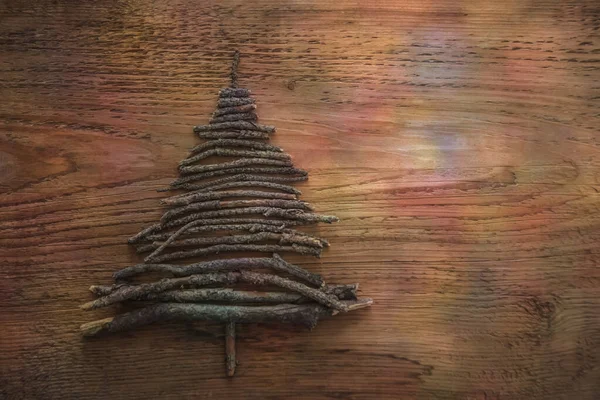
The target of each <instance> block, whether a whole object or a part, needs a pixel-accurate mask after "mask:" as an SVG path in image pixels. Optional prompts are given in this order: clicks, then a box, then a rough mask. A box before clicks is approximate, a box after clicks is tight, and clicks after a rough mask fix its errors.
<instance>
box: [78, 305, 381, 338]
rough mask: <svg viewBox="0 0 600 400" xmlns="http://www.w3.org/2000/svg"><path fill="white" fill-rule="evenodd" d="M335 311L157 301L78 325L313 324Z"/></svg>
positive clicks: (103, 328)
mask: <svg viewBox="0 0 600 400" xmlns="http://www.w3.org/2000/svg"><path fill="white" fill-rule="evenodd" d="M345 304H346V307H347V308H348V309H349V310H356V309H359V308H363V307H368V306H370V305H371V304H372V301H371V299H362V300H359V301H346V302H345ZM335 314H337V312H336V311H335V310H332V309H330V308H327V307H324V306H322V305H319V304H278V305H275V306H229V305H215V304H180V303H159V304H154V305H151V306H148V307H145V308H142V309H139V310H135V311H132V312H129V313H125V314H120V315H117V316H115V317H113V318H105V319H102V320H98V321H93V322H89V323H87V324H83V325H81V331H82V333H83V335H84V336H95V335H98V334H102V333H116V332H122V331H127V330H131V329H135V328H138V327H141V326H144V325H149V324H152V323H155V322H161V321H173V320H177V321H217V322H230V321H233V322H236V323H289V324H296V325H302V326H305V327H307V328H310V329H312V328H314V327H315V326H316V324H317V322H318V320H319V318H322V317H325V316H331V315H335Z"/></svg>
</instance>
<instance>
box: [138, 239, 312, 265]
mask: <svg viewBox="0 0 600 400" xmlns="http://www.w3.org/2000/svg"><path fill="white" fill-rule="evenodd" d="M165 243H166V242H165ZM239 252H257V253H275V252H278V253H298V254H303V255H307V256H313V257H317V258H319V257H320V256H321V249H318V248H314V247H308V246H301V245H297V244H293V245H291V246H282V245H278V244H217V245H214V246H210V247H203V248H200V249H194V250H181V251H174V252H172V253H167V254H162V255H159V256H153V257H150V256H148V257H146V258H145V259H144V261H145V262H154V263H162V262H165V261H171V260H180V259H182V258H191V257H202V256H208V255H212V254H222V253H239Z"/></svg>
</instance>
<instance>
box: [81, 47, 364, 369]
mask: <svg viewBox="0 0 600 400" xmlns="http://www.w3.org/2000/svg"><path fill="white" fill-rule="evenodd" d="M238 64H239V53H238V52H237V51H236V52H235V54H234V58H233V65H232V69H231V87H229V88H225V89H222V90H221V91H220V92H219V101H218V105H217V110H216V111H215V112H214V113H213V117H212V119H211V120H210V123H209V124H208V125H203V126H196V127H194V132H196V133H197V134H198V135H199V136H200V138H202V139H206V140H205V141H204V143H202V144H200V145H198V146H196V147H195V148H194V149H192V151H191V154H190V155H189V156H188V158H186V159H185V160H183V161H182V162H181V163H180V164H179V174H180V177H179V178H178V179H177V180H175V181H174V182H172V183H171V186H170V188H169V190H185V191H186V192H185V193H183V194H179V195H175V196H172V197H169V198H167V199H164V200H162V203H163V204H165V205H167V206H170V207H171V208H170V209H169V211H167V212H165V213H164V215H163V216H162V218H161V220H160V222H159V223H157V224H154V225H152V226H150V227H148V228H146V229H144V230H142V231H141V232H140V233H138V234H137V235H135V236H134V237H132V238H131V239H129V243H131V244H133V245H135V246H136V248H137V251H138V252H139V253H144V252H149V253H150V254H149V255H148V256H147V257H146V258H145V259H144V263H143V264H138V265H134V266H131V267H127V268H124V269H122V270H120V271H117V272H115V273H114V274H113V277H114V279H115V281H116V283H115V284H114V285H111V286H92V287H91V288H90V290H91V291H92V292H93V293H94V294H95V295H97V296H99V297H98V298H97V299H96V300H94V301H91V302H88V303H86V304H84V305H82V308H83V309H84V310H93V309H96V308H100V307H106V306H109V305H112V304H117V303H123V302H132V301H135V302H138V303H136V304H139V305H140V307H138V308H135V309H134V311H130V312H126V313H123V314H119V315H117V316H115V317H112V318H106V319H102V320H98V321H94V322H90V323H86V324H84V325H82V326H81V330H82V332H83V334H84V335H85V336H95V335H98V334H102V333H109V332H120V331H125V330H129V329H134V328H137V327H140V326H144V325H147V324H151V323H155V322H161V321H217V322H223V323H224V324H225V338H226V340H225V343H226V345H225V348H226V364H227V374H228V375H229V376H232V375H233V374H234V372H235V367H236V363H237V362H236V357H235V325H236V324H238V323H289V324H296V325H301V326H306V327H308V328H311V329H312V328H314V327H315V325H316V324H317V321H318V320H319V319H320V318H322V317H326V316H331V315H335V314H337V313H339V312H346V311H351V310H355V309H359V308H363V307H366V306H369V305H371V303H372V300H371V299H368V298H363V299H358V298H357V296H356V291H357V289H358V284H341V285H331V284H325V282H324V281H323V279H322V278H321V276H319V275H317V274H314V273H311V272H309V271H307V270H305V269H302V268H300V267H298V266H296V265H293V264H290V263H289V262H287V261H285V260H284V259H283V258H282V257H281V256H280V255H279V254H280V253H299V254H304V255H310V256H314V257H319V256H320V254H321V251H322V249H323V248H324V247H327V246H329V243H328V242H327V241H326V240H324V239H321V238H318V237H315V236H312V235H309V234H307V233H304V232H301V231H299V230H297V229H294V227H297V226H300V225H309V224H314V223H318V222H326V223H332V222H336V221H338V218H336V217H334V216H328V215H319V214H315V213H313V209H312V207H311V206H310V205H309V204H308V203H306V202H304V201H300V200H298V196H299V195H300V191H299V190H297V189H296V188H294V187H292V186H290V185H289V183H291V182H297V181H304V180H306V179H308V173H307V172H306V171H303V170H301V169H298V168H295V167H294V165H293V163H292V161H291V159H290V156H289V155H288V154H286V153H285V152H283V150H282V149H280V148H279V147H276V146H272V145H270V144H267V143H264V141H261V140H264V139H269V135H270V134H272V133H273V132H275V127H272V126H266V125H261V124H258V123H257V122H256V121H257V119H258V117H257V115H256V113H255V109H256V105H255V100H254V99H253V98H252V97H250V91H249V90H248V89H242V88H239V87H238V74H237V69H238ZM215 156H216V157H226V158H227V159H231V161H223V162H217V163H213V164H207V163H206V160H207V159H210V158H211V157H215ZM246 252H249V253H250V254H260V253H267V254H270V257H264V256H263V257H259V256H254V257H243V258H239V257H238V258H230V257H231V253H233V254H234V255H235V254H236V253H238V255H239V253H246ZM215 255H228V258H220V259H216V260H214V259H213V260H210V261H202V262H195V263H193V264H176V263H173V262H174V261H177V260H183V259H189V258H198V257H204V256H212V258H214V256H215ZM150 272H152V273H159V274H166V275H169V276H170V277H168V278H163V279H161V280H159V281H156V282H152V283H139V284H135V283H132V282H131V281H132V280H133V279H134V278H135V277H139V276H141V275H143V274H145V273H150ZM272 272H276V273H280V274H283V275H284V276H279V275H276V274H274V273H272ZM236 284H237V285H239V284H241V285H243V286H245V287H248V286H258V287H260V288H262V289H263V290H269V291H261V292H258V291H250V290H238V289H235V285H236ZM273 288H276V290H275V289H273ZM282 289H284V290H282Z"/></svg>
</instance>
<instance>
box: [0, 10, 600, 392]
mask: <svg viewBox="0 0 600 400" xmlns="http://www.w3.org/2000/svg"><path fill="white" fill-rule="evenodd" d="M31 3H33V4H31ZM599 27H600V7H599V6H598V3H597V2H595V1H593V0H590V1H545V2H536V3H530V2H519V1H516V2H499V1H470V0H463V1H440V2H429V1H416V0H414V1H397V2H394V1H380V2H379V1H372V2H358V1H352V2H339V1H311V2H309V1H303V2H284V1H261V0H258V1H245V2H232V1H210V2H209V1H204V2H201V1H197V2H193V1H188V0H175V1H167V0H160V1H156V2H142V1H133V0H132V1H117V0H107V1H98V2H76V1H67V0H56V1H39V2H30V1H25V0H23V1H8V0H4V1H0V92H1V94H2V99H1V102H0V170H1V176H0V191H1V194H0V205H1V206H2V208H1V210H0V259H1V261H0V271H1V279H0V304H1V314H0V325H1V327H0V362H1V369H0V397H2V398H3V399H69V398H73V399H83V398H98V399H101V398H102V399H108V398H111V399H121V398H123V399H138V398H139V399H148V398H149V399H156V398H173V399H182V398H214V399H234V398H252V399H288V398H293V399H296V398H303V399H321V398H323V399H331V398H339V399H412V398H420V399H488V400H489V399H503V400H504V399H594V398H595V399H597V398H598V396H599V395H600V394H599V393H600V311H599V310H600V251H599V250H598V241H599V239H600V231H599V228H600V195H599V194H598V192H599V190H600V147H599V145H600V134H599V130H598V127H599V126H600V123H599V122H600V113H599V99H600V73H599V71H598V66H599V65H600V64H598V63H599V62H600V37H599V32H600V31H599ZM236 47H238V48H239V49H240V50H241V51H242V53H243V59H242V64H241V67H240V80H241V82H242V83H243V85H245V86H247V87H250V88H251V89H253V91H254V92H255V94H256V97H257V99H258V103H259V113H260V116H261V119H262V121H264V122H265V123H268V124H274V125H276V126H277V127H278V133H277V134H276V136H275V137H274V138H273V141H272V142H273V143H274V144H277V145H280V146H282V147H284V148H285V149H286V150H287V151H288V152H289V153H291V154H292V156H293V158H294V161H295V163H296V164H297V165H298V166H300V167H303V168H306V169H308V170H309V171H310V173H311V176H310V180H309V182H307V183H304V184H302V185H300V187H301V189H302V190H303V192H304V196H303V199H305V200H308V201H310V202H311V203H312V204H314V205H315V206H316V209H317V211H319V212H322V213H335V214H337V215H338V216H339V217H341V222H340V223H338V224H335V225H331V226H320V227H314V228H312V229H309V231H311V232H317V231H318V232H319V233H320V234H321V235H322V236H324V237H326V238H328V239H330V241H331V243H332V247H331V248H330V249H329V250H328V251H326V252H325V254H324V256H323V257H322V258H321V259H320V260H318V261H314V260H312V259H307V258H303V257H297V258H295V259H294V260H295V261H297V262H298V263H299V264H301V265H302V266H304V267H306V268H308V269H310V270H312V271H314V272H318V273H320V274H322V275H323V276H324V277H325V278H326V279H327V280H329V281H333V282H347V283H350V282H360V284H361V288H362V293H363V294H364V295H368V296H370V297H373V298H374V300H375V302H376V303H375V305H374V306H373V307H372V308H371V309H366V310H361V311H358V312H356V313H352V314H347V315H343V316H339V317H336V318H335V320H333V319H331V320H327V321H323V322H322V323H321V324H320V325H319V326H318V327H317V328H316V329H315V330H314V331H312V332H305V331H300V332H298V331H294V330H290V329H280V328H278V327H271V326H267V327H265V326H259V325H251V326H243V327H241V328H240V331H239V341H238V354H239V358H240V361H241V364H240V365H239V367H238V371H237V376H236V377H235V378H233V379H228V378H226V377H225V373H224V366H223V358H224V355H223V337H222V335H223V333H222V326H217V325H209V324H193V325H190V324H188V325H186V324H179V325H175V324H173V325H161V326H153V327H147V328H145V329H141V330H139V331H136V332H133V333H130V334H120V335H114V336H111V337H106V338H102V339H98V340H82V339H81V337H80V334H79V325H80V324H81V323H84V322H88V321H91V320H93V319H97V318H101V317H105V316H109V315H113V314H114V312H115V310H114V309H106V310H104V309H103V310H98V311H94V312H91V313H89V312H88V313H85V312H83V311H81V310H79V309H78V305H79V304H81V303H83V302H85V301H88V300H90V299H91V294H90V293H89V292H88V289H87V288H88V287H89V285H90V284H95V283H110V281H111V280H110V276H111V273H112V272H113V271H114V270H115V269H117V268H119V267H123V266H127V265H130V264H133V263H136V262H138V261H139V257H138V256H137V255H136V254H134V252H133V251H132V250H131V249H130V248H129V246H128V245H127V244H126V239H127V238H128V237H129V236H130V235H132V234H133V233H135V232H137V231H138V230H139V229H140V228H142V227H144V226H147V225H148V224H150V223H152V222H155V221H156V220H157V219H158V217H159V216H160V215H161V214H162V208H161V206H160V204H159V199H160V198H162V197H164V193H157V192H156V189H158V188H161V187H164V186H165V185H166V184H167V183H168V182H169V181H170V180H171V179H172V178H173V177H174V176H175V175H176V168H175V167H176V163H177V162H178V161H179V160H180V159H182V158H183V157H184V156H185V155H186V154H187V150H188V149H189V148H190V147H191V146H193V145H194V144H196V143H198V139H197V138H196V137H194V135H193V134H192V131H191V127H192V126H193V125H195V124H199V123H205V122H206V121H207V119H208V117H209V114H210V112H211V111H212V110H213V108H214V106H215V102H216V96H217V90H218V88H220V87H222V86H224V85H226V84H227V70H228V68H229V61H230V55H231V51H232V49H234V48H236Z"/></svg>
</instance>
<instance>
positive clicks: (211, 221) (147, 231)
mask: <svg viewBox="0 0 600 400" xmlns="http://www.w3.org/2000/svg"><path fill="white" fill-rule="evenodd" d="M188 222H189V221H188ZM203 222H204V223H203V224H202V225H203V226H205V225H206V226H208V225H227V224H263V225H273V226H279V227H282V228H285V227H288V226H297V225H308V224H311V223H313V221H302V220H277V219H259V218H207V219H203ZM185 224H186V222H184V223H183V224H180V225H185ZM176 226H179V225H177V224H171V223H169V224H166V225H161V224H154V225H150V226H148V227H146V228H144V229H143V230H141V231H140V232H139V233H137V234H136V235H134V236H132V237H131V238H129V240H128V241H127V242H128V243H130V244H134V243H138V242H140V241H142V240H145V238H147V237H148V236H149V235H152V234H154V233H157V232H160V231H163V230H165V229H170V228H173V227H176Z"/></svg>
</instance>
